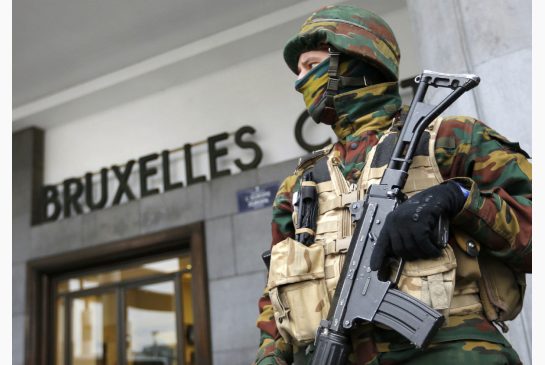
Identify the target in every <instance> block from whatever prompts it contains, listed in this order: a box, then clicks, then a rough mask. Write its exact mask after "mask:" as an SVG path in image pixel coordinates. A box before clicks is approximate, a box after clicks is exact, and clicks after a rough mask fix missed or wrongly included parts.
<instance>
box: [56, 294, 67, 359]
mask: <svg viewBox="0 0 545 365" xmlns="http://www.w3.org/2000/svg"><path fill="white" fill-rule="evenodd" d="M64 306H65V304H64V298H59V299H57V303H56V309H55V310H56V321H55V329H56V334H57V340H56V341H55V344H56V347H55V364H56V365H64Z"/></svg>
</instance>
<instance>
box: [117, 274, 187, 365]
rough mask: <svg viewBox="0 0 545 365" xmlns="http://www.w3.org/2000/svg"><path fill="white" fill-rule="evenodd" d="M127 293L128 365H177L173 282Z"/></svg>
mask: <svg viewBox="0 0 545 365" xmlns="http://www.w3.org/2000/svg"><path fill="white" fill-rule="evenodd" d="M125 293H126V296H125V303H126V306H125V318H126V326H127V333H126V334H127V335H126V341H127V342H126V346H127V347H126V348H127V354H126V357H127V365H137V364H144V363H145V364H148V363H149V364H164V365H177V364H178V357H177V352H176V349H177V338H176V297H175V291H174V282H173V281H172V280H170V281H165V282H161V283H157V284H151V285H145V286H140V287H137V288H131V289H127V291H126V292H125Z"/></svg>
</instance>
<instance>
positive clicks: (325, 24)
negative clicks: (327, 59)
mask: <svg viewBox="0 0 545 365" xmlns="http://www.w3.org/2000/svg"><path fill="white" fill-rule="evenodd" d="M323 43H327V44H328V45H330V46H333V47H334V48H336V49H337V50H338V51H339V52H341V53H345V54H349V55H351V56H354V57H358V58H361V59H363V60H364V61H367V62H369V63H370V64H371V65H374V66H375V67H377V68H378V69H379V70H380V71H382V73H383V74H384V75H385V76H386V77H387V78H388V79H389V80H397V79H398V67H399V58H400V54H399V47H398V45H397V41H396V39H395V36H394V33H393V31H392V29H391V28H390V27H389V26H388V24H386V22H385V21H384V20H383V19H382V18H380V17H379V16H378V15H376V14H374V13H372V12H370V11H368V10H364V9H361V8H356V7H354V6H349V5H331V6H326V7H323V8H321V9H319V10H317V11H316V12H315V13H314V14H312V15H311V16H310V17H309V18H308V19H307V20H306V21H305V23H304V24H303V26H302V27H301V29H300V31H299V33H298V34H297V35H296V36H295V37H293V38H292V39H290V40H289V41H288V43H287V44H286V46H285V47H284V60H285V61H286V63H287V64H288V66H289V68H290V69H291V70H292V71H293V72H294V73H296V74H297V73H298V72H297V62H298V61H299V56H300V55H301V53H303V52H306V51H309V50H313V49H319V48H321V47H320V45H321V44H323Z"/></svg>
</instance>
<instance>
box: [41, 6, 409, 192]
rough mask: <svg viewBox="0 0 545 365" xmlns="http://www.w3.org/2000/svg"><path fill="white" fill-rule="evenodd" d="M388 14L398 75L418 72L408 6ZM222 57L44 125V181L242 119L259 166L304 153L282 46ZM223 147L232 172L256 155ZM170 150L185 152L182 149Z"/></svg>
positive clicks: (200, 163) (195, 137) (318, 135)
mask: <svg viewBox="0 0 545 365" xmlns="http://www.w3.org/2000/svg"><path fill="white" fill-rule="evenodd" d="M384 18H385V19H386V21H388V22H389V23H390V24H391V26H392V27H393V29H394V31H395V32H396V34H397V36H398V41H399V43H400V47H401V52H402V64H401V69H400V74H401V78H405V77H409V76H413V75H415V74H417V73H418V72H419V69H420V67H419V61H418V57H417V56H418V55H417V51H416V49H417V47H416V46H415V44H414V39H413V35H412V32H411V31H410V29H411V28H410V19H409V17H408V10H407V8H402V9H398V10H395V11H392V12H390V13H388V14H386V15H384ZM270 37H274V34H271V35H270ZM283 42H285V40H283V41H282V42H281V43H283ZM203 57H206V56H203ZM217 64H218V66H217V72H215V73H212V74H208V75H203V77H201V78H198V79H195V80H193V81H190V82H187V83H185V84H182V85H179V86H176V87H173V88H169V89H166V90H164V91H162V92H160V93H156V94H153V95H151V96H148V97H144V98H141V99H138V100H134V101H132V102H129V103H126V104H123V105H119V106H117V107H115V108H112V109H109V110H104V111H97V112H96V113H95V114H92V115H90V116H88V117H85V118H81V119H77V120H73V121H71V122H69V123H65V124H62V125H59V126H56V127H52V128H49V129H47V130H46V141H45V142H46V143H45V146H46V151H45V182H46V183H47V184H52V183H59V182H61V181H62V180H63V179H66V178H68V177H76V176H81V175H83V174H84V173H85V172H88V171H98V170H99V169H100V168H101V167H107V166H110V165H112V164H122V163H124V162H126V161H127V160H129V159H132V158H138V157H140V156H143V155H146V154H148V153H153V152H160V151H162V150H164V149H174V148H177V147H181V146H183V145H184V144H185V143H193V142H197V141H201V140H203V139H206V138H207V137H209V136H211V135H214V134H217V133H221V132H233V131H235V130H236V129H238V128H239V127H241V126H242V125H251V126H253V127H254V128H255V129H256V130H257V133H256V135H255V136H254V137H252V140H254V141H256V142H257V143H259V145H260V146H261V147H262V149H263V153H264V158H263V161H262V163H261V165H262V166H264V165H268V164H273V163H276V162H280V161H284V160H287V159H291V158H294V157H297V156H300V155H302V154H304V153H306V152H305V151H304V150H303V149H302V148H301V147H299V146H298V145H297V143H296V141H295V137H294V127H295V121H296V119H297V117H298V116H299V114H300V113H301V112H302V111H303V110H304V104H303V101H302V97H301V95H299V94H298V93H297V92H295V90H294V88H293V85H294V75H292V74H291V72H290V71H289V70H288V68H287V67H286V66H285V64H284V61H283V58H282V51H281V50H275V51H272V52H270V53H268V54H265V55H261V56H258V57H255V58H253V59H249V60H247V61H246V62H243V63H239V64H237V65H235V66H232V67H228V68H226V69H222V66H221V65H222V62H221V59H218V60H217ZM305 133H306V138H307V140H308V141H310V142H315V143H318V142H321V141H323V140H326V139H327V138H328V137H334V135H333V133H332V132H331V131H330V130H329V128H328V127H326V126H320V127H319V128H315V125H314V123H312V122H310V121H309V122H308V123H307V125H306V128H305ZM248 139H249V138H248ZM219 146H220V147H223V146H225V147H228V148H229V155H228V156H226V157H221V158H220V160H219V161H220V163H221V164H222V166H230V168H231V171H232V173H237V172H238V169H237V168H236V167H234V166H233V165H232V163H231V162H232V161H233V160H234V159H235V158H238V157H239V156H242V159H243V161H245V162H246V161H249V160H250V159H251V158H252V156H253V155H252V153H251V152H250V153H247V151H241V150H240V148H238V147H237V146H236V145H234V142H233V139H232V138H231V139H230V140H229V142H226V143H220V145H219ZM194 154H195V156H194V164H195V174H201V173H204V174H207V171H208V162H207V158H208V157H207V153H206V146H205V145H204V146H200V147H196V148H195V151H194ZM173 157H174V158H183V154H175V155H173ZM177 166H178V167H180V166H181V167H182V168H178V169H176V166H173V169H174V171H173V172H174V174H175V177H176V178H177V179H181V180H182V181H184V180H185V176H184V175H185V174H184V172H183V171H182V170H183V165H182V164H178V165H177Z"/></svg>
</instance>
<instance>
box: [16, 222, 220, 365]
mask: <svg viewBox="0 0 545 365" xmlns="http://www.w3.org/2000/svg"><path fill="white" fill-rule="evenodd" d="M27 275H28V280H27V285H28V288H27V293H28V297H27V298H28V299H27V303H28V308H27V314H28V318H29V327H28V331H27V344H28V346H27V353H26V363H27V364H33V365H34V364H36V365H49V364H54V365H195V364H199V365H201V364H202V365H209V364H211V354H210V324H209V312H208V290H207V282H208V281H207V277H206V260H205V249H204V236H203V226H202V224H200V223H199V224H193V225H190V226H185V227H180V228H175V229H170V230H165V231H161V232H157V233H153V234H149V235H145V236H140V237H136V238H134V239H130V240H124V241H119V242H111V243H107V244H102V245H100V246H95V247H93V248H88V249H83V250H79V251H72V252H68V253H65V254H62V255H58V256H54V257H48V258H44V259H39V260H35V261H32V262H29V263H28V270H27Z"/></svg>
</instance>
